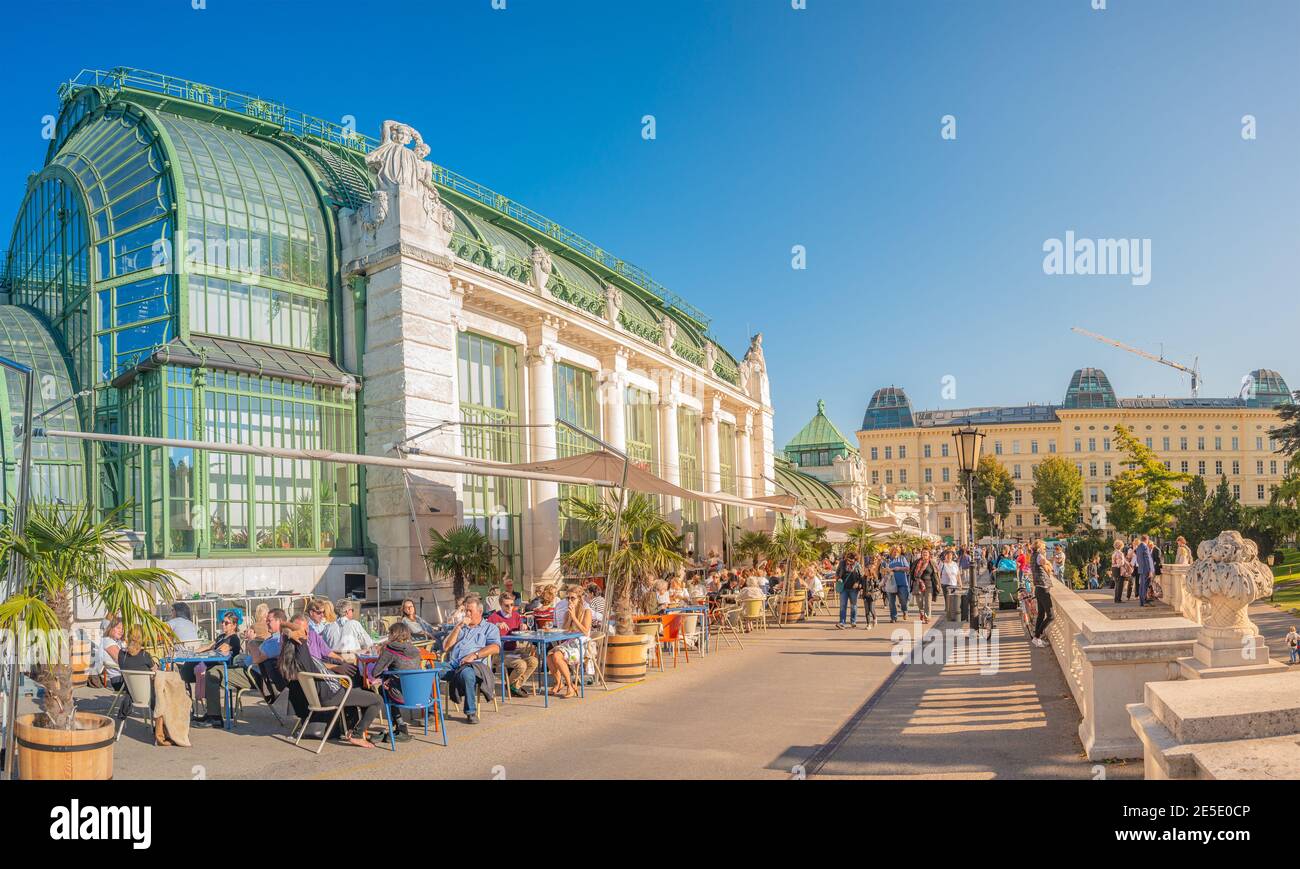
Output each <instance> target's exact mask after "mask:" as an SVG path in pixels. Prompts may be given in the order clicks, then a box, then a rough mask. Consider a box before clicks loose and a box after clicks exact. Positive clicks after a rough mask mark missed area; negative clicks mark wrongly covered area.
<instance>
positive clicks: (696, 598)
mask: <svg viewBox="0 0 1300 869" xmlns="http://www.w3.org/2000/svg"><path fill="white" fill-rule="evenodd" d="M708 597H709V591H708V589H707V588H705V587H704V583H702V582H700V577H699V574H696V575H695V576H693V577H692V578H691V581H690V582H689V583H687V585H686V599H687V602H688V603H693V604H694V603H700V602H701V601H704V600H707V599H708Z"/></svg>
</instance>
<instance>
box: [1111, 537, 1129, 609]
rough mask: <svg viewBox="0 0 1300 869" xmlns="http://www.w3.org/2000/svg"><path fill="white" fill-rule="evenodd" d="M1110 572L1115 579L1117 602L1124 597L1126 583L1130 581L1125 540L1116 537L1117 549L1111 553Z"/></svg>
mask: <svg viewBox="0 0 1300 869" xmlns="http://www.w3.org/2000/svg"><path fill="white" fill-rule="evenodd" d="M1110 572H1111V575H1112V576H1113V577H1114V579H1115V603H1119V602H1120V601H1121V600H1123V598H1124V584H1125V583H1126V582H1127V581H1128V577H1129V567H1128V556H1126V555H1125V554H1124V541H1123V540H1122V539H1120V538H1118V537H1116V538H1115V550H1114V551H1113V552H1111V554H1110Z"/></svg>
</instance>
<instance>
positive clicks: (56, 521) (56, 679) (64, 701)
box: [0, 503, 179, 730]
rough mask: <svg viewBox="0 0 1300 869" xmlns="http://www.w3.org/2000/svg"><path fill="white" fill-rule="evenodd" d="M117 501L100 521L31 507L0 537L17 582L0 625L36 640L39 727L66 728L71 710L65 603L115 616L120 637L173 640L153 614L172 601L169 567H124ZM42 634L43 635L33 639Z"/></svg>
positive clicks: (83, 510)
mask: <svg viewBox="0 0 1300 869" xmlns="http://www.w3.org/2000/svg"><path fill="white" fill-rule="evenodd" d="M124 509H125V507H119V508H117V509H114V510H110V511H108V512H107V513H106V514H105V516H104V517H103V518H102V519H97V518H96V517H95V513H94V508H93V507H91V506H89V505H83V506H80V507H74V508H68V507H63V506H59V507H55V506H53V505H49V504H40V503H35V504H32V505H31V509H30V513H29V515H28V518H27V525H26V527H25V528H24V529H23V533H22V535H21V536H18V535H15V534H14V533H13V526H12V525H10V526H9V527H7V528H6V529H4V532H3V534H2V535H0V561H3V562H4V563H6V564H7V563H8V560H9V559H11V558H14V557H15V555H20V556H21V557H22V558H23V562H24V571H23V576H22V584H21V585H20V586H19V588H18V590H17V592H16V593H15V594H13V595H12V596H10V597H9V598H8V599H6V600H5V601H4V602H3V603H0V630H3V631H12V632H14V633H15V634H18V635H20V639H21V638H23V637H22V635H26V639H29V640H33V641H37V642H36V643H35V644H36V645H38V646H39V648H40V651H41V653H42V655H43V656H44V661H43V662H41V663H39V664H38V665H37V666H36V678H37V681H38V682H39V683H40V685H41V687H42V688H44V689H45V699H44V701H43V704H42V705H43V711H44V713H45V718H44V720H43V721H41V720H38V721H37V724H38V725H39V726H44V727H49V728H52V729H56V730H72V729H73V728H74V724H75V721H76V709H75V706H74V702H73V696H72V664H71V660H70V659H69V657H68V654H67V653H68V651H69V648H70V647H69V643H70V639H71V636H72V620H73V609H74V606H75V605H76V602H77V601H82V602H83V603H86V604H89V605H90V606H91V607H93V608H96V609H100V610H103V611H104V612H106V613H112V614H114V615H116V616H118V617H120V618H121V619H122V623H123V625H124V627H125V628H126V631H127V634H128V636H129V635H130V633H131V632H133V631H136V630H138V631H139V632H140V634H141V636H142V637H144V638H145V640H146V641H147V642H154V641H157V640H160V639H169V638H174V637H175V634H173V633H172V630H171V628H169V627H168V626H167V623H166V622H164V621H162V619H160V618H158V617H157V616H156V615H154V614H153V607H154V606H155V605H156V604H157V603H158V602H159V600H163V601H168V600H173V599H174V598H175V596H176V580H177V579H178V578H179V577H177V575H176V574H174V573H172V572H171V571H170V570H163V569H162V568H158V567H130V566H129V565H130V557H131V556H130V549H129V548H128V547H126V546H125V545H124V544H123V539H122V535H123V533H124V530H125V529H124V526H123V525H122V523H121V520H120V516H121V513H122V511H123V510H124ZM38 637H43V638H44V640H43V641H38V640H37V638H38Z"/></svg>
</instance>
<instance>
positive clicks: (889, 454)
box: [885, 447, 894, 460]
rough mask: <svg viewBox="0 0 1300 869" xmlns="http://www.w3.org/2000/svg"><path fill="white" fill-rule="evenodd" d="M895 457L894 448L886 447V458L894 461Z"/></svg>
mask: <svg viewBox="0 0 1300 869" xmlns="http://www.w3.org/2000/svg"><path fill="white" fill-rule="evenodd" d="M893 457H894V448H893V447H885V458H886V459H887V460H888V459H892V458H893Z"/></svg>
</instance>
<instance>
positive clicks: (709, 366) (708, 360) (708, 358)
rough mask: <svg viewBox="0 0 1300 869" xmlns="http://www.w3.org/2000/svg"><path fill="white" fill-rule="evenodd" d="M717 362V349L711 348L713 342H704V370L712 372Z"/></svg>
mask: <svg viewBox="0 0 1300 869" xmlns="http://www.w3.org/2000/svg"><path fill="white" fill-rule="evenodd" d="M717 362H718V348H717V347H715V346H713V342H712V341H709V342H706V343H705V345H704V370H705V371H709V372H712V371H713V366H714V365H716V364H717Z"/></svg>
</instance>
